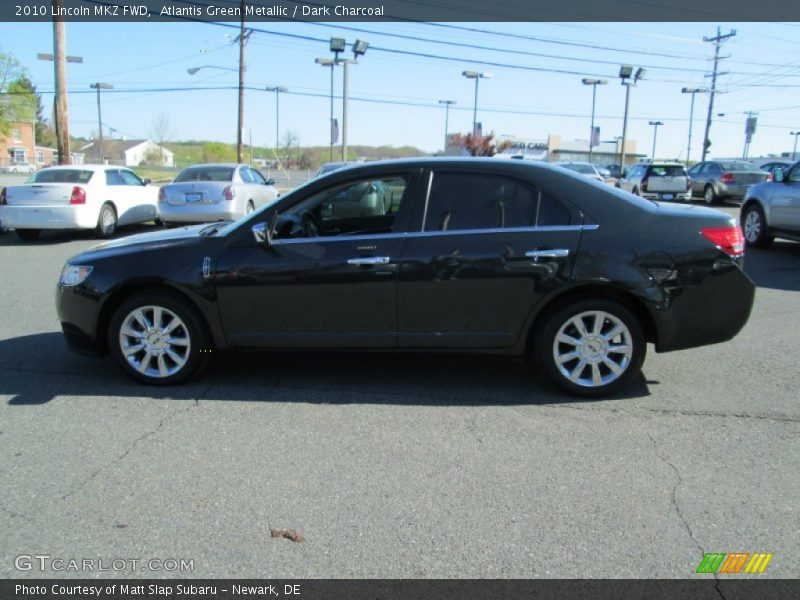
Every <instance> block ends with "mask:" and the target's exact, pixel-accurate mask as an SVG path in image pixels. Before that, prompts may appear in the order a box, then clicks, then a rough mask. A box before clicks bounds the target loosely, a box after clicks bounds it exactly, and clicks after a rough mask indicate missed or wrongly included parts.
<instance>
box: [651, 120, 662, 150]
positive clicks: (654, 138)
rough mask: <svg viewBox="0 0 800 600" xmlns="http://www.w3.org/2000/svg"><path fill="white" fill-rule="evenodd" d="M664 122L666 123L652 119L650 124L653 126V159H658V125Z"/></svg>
mask: <svg viewBox="0 0 800 600" xmlns="http://www.w3.org/2000/svg"><path fill="white" fill-rule="evenodd" d="M663 124H664V123H663V122H662V121H650V125H652V126H653V153H652V155H651V156H652V157H653V160H655V159H656V140H657V139H658V126H659V125H663Z"/></svg>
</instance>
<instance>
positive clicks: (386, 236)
mask: <svg viewBox="0 0 800 600" xmlns="http://www.w3.org/2000/svg"><path fill="white" fill-rule="evenodd" d="M599 227H600V226H599V225H543V226H541V227H506V228H500V227H498V228H493V229H457V230H455V231H412V232H408V233H381V234H379V235H336V236H331V237H317V238H292V239H288V240H273V241H272V245H273V246H281V245H285V244H309V243H311V244H322V243H328V242H362V241H366V240H394V239H399V238H419V237H433V236H448V235H450V236H451V235H476V234H495V235H496V234H499V233H537V232H554V231H594V230H596V229H599Z"/></svg>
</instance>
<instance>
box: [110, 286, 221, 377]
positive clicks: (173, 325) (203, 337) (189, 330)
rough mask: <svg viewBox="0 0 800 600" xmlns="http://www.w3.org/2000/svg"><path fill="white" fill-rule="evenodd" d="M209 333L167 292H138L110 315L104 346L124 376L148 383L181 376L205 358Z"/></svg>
mask: <svg viewBox="0 0 800 600" xmlns="http://www.w3.org/2000/svg"><path fill="white" fill-rule="evenodd" d="M209 339H210V337H209V335H208V333H207V329H206V327H205V324H204V322H203V320H202V318H201V317H200V316H199V315H198V314H197V313H196V312H195V311H194V310H192V309H191V308H190V307H189V306H187V304H186V302H185V301H183V300H182V299H181V298H179V297H176V296H174V295H173V294H170V293H168V292H155V293H144V294H139V295H136V296H134V297H132V298H131V299H129V300H127V301H126V302H124V303H123V304H122V305H121V306H120V307H119V308H118V309H117V310H116V311H115V313H114V316H113V317H112V319H111V325H110V327H109V331H108V345H109V348H110V349H111V353H112V354H113V355H114V358H115V359H116V360H117V362H118V363H119V364H120V366H121V367H122V370H123V371H125V372H126V373H127V374H128V375H129V376H130V377H133V378H134V379H136V380H138V381H141V382H144V383H149V384H152V385H168V384H171V383H178V382H180V381H183V380H185V379H186V378H188V377H189V376H191V375H192V374H194V373H196V372H197V371H199V370H200V369H202V368H203V367H204V366H205V365H206V363H207V361H208V357H209V350H210V347H209Z"/></svg>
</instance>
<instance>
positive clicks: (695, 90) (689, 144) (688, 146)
mask: <svg viewBox="0 0 800 600" xmlns="http://www.w3.org/2000/svg"><path fill="white" fill-rule="evenodd" d="M707 91H708V88H688V87H685V88H683V89H682V90H681V93H682V94H691V95H692V102H691V104H690V108H689V141H688V142H687V143H686V166H687V167H688V166H689V161H690V158H691V153H692V124H693V123H694V95H695V94H704V93H706V92H707Z"/></svg>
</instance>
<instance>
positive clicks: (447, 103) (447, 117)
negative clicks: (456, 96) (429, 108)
mask: <svg viewBox="0 0 800 600" xmlns="http://www.w3.org/2000/svg"><path fill="white" fill-rule="evenodd" d="M439 104H444V152H445V153H446V152H447V129H448V123H449V120H450V105H452V104H457V102H456V101H455V100H439Z"/></svg>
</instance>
